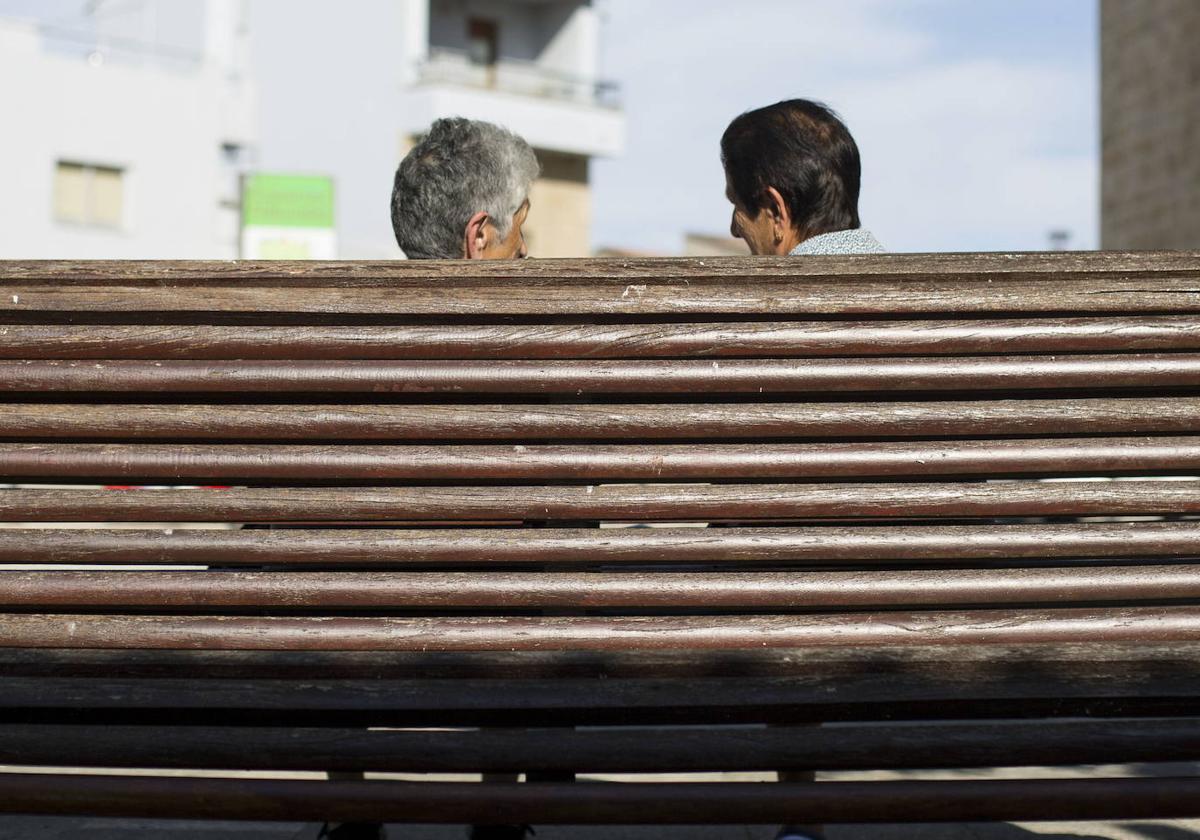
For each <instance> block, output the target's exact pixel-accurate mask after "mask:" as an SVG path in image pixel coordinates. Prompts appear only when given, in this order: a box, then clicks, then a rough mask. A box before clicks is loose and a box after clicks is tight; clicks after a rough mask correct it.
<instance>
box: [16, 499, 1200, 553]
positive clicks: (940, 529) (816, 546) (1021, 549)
mask: <svg viewBox="0 0 1200 840" xmlns="http://www.w3.org/2000/svg"><path fill="white" fill-rule="evenodd" d="M222 492H223V491H222ZM1197 545H1200V522H1194V521H1185V522H1125V523H1077V524H1037V525H1029V524H1012V525H992V524H984V525H949V526H931V525H920V526H902V525H897V526H886V527H869V526H863V527H845V526H823V527H820V528H813V527H807V528H804V527H801V528H796V527H784V526H777V527H765V528H762V527H760V528H746V527H742V528H653V529H604V530H600V529H596V528H537V529H516V528H494V529H479V528H474V529H446V528H428V529H426V528H422V529H411V530H398V529H349V528H336V529H318V530H306V529H296V530H291V529H288V530H275V531H270V530H238V531H226V530H197V531H189V530H175V531H171V530H166V531H164V530H147V529H133V530H105V529H103V528H89V529H58V528H47V529H44V530H43V529H37V530H4V529H0V562H4V563H115V564H129V563H133V564H180V565H197V564H199V565H207V564H212V565H220V566H239V565H284V566H290V567H296V568H304V567H311V566H329V567H337V566H367V567H370V566H389V565H399V566H403V565H419V566H444V567H448V566H454V565H463V566H476V567H478V566H480V565H485V566H486V565H506V564H507V565H512V564H530V563H532V564H537V565H540V566H541V565H546V564H551V565H586V564H589V563H590V564H596V565H610V564H638V563H679V564H704V563H737V564H775V563H787V564H804V565H828V564H848V563H853V564H860V563H868V564H872V565H889V564H904V563H937V562H939V561H940V562H943V563H948V562H951V561H960V562H961V561H1001V560H1013V561H1017V560H1024V561H1026V562H1028V561H1031V560H1038V559H1043V560H1051V559H1057V560H1058V561H1059V562H1069V561H1070V560H1071V559H1072V558H1111V559H1120V558H1149V557H1185V558H1187V557H1200V551H1198V550H1197ZM1143 562H1150V561H1143Z"/></svg>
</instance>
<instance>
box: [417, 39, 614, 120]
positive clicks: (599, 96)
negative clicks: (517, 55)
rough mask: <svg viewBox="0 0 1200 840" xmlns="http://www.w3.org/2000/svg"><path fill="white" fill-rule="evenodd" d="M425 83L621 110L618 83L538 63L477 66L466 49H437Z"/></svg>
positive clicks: (424, 70)
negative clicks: (598, 79) (563, 71)
mask: <svg viewBox="0 0 1200 840" xmlns="http://www.w3.org/2000/svg"><path fill="white" fill-rule="evenodd" d="M417 78H418V81H419V83H421V84H450V85H460V86H463V87H471V88H479V89H482V90H495V91H500V92H502V93H510V94H515V95H517V96H531V97H537V98H542V99H554V100H558V101H562V102H575V103H578V104H581V105H590V106H593V107H599V108H612V109H618V108H620V107H621V102H620V88H619V87H618V85H617V84H616V83H615V82H608V81H597V80H595V79H587V78H583V77H580V76H572V75H570V74H567V73H560V72H558V71H555V70H550V69H547V68H545V67H542V66H541V65H539V64H538V63H537V62H534V61H521V60H518V59H511V58H501V59H500V60H499V61H497V62H496V63H495V64H477V63H474V62H472V61H471V58H470V56H469V55H468V54H467V52H466V51H465V50H455V49H450V48H448V47H435V48H432V49H431V50H430V51H429V57H428V58H427V59H426V60H425V61H424V62H422V63H421V64H420V65H419V66H418V72H417Z"/></svg>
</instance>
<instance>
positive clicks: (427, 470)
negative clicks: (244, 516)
mask: <svg viewBox="0 0 1200 840" xmlns="http://www.w3.org/2000/svg"><path fill="white" fill-rule="evenodd" d="M1180 471H1192V472H1200V436H1190V437H1181V436H1174V437H1136V438H1074V439H1071V438H1049V439H1031V440H955V441H921V442H868V443H816V444H788V443H760V444H686V445H651V446H628V445H627V446H622V445H611V444H610V445H595V444H593V445H582V446H581V445H575V446H537V445H534V446H516V447H514V446H469V445H466V446H464V445H459V446H419V445H410V446H353V445H341V446H264V445H258V446H255V445H203V444H135V445H121V444H38V443H27V444H19V443H0V476H2V477H5V478H9V479H20V478H33V479H34V480H41V481H44V480H46V479H47V478H80V477H91V478H100V477H103V478H119V479H125V480H129V479H176V480H178V479H218V480H221V481H225V482H235V481H242V480H250V481H258V482H264V481H284V482H290V481H305V482H315V483H318V484H330V483H335V482H339V481H346V482H349V481H354V482H375V481H382V482H388V481H396V480H410V481H492V480H498V479H506V480H518V481H544V482H546V481H619V480H645V481H673V480H681V479H682V480H688V479H692V480H701V481H704V480H716V479H787V478H847V477H871V476H901V477H911V476H923V475H987V476H990V477H996V476H1002V475H1014V474H1022V473H1045V474H1055V473H1071V474H1080V473H1083V474H1092V475H1097V474H1099V475H1104V474H1106V473H1120V472H1134V473H1141V474H1143V475H1152V474H1163V473H1173V472H1180ZM135 483H136V482H135ZM141 483H146V482H141Z"/></svg>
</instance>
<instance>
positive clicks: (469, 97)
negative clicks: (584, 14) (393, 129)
mask: <svg viewBox="0 0 1200 840" xmlns="http://www.w3.org/2000/svg"><path fill="white" fill-rule="evenodd" d="M403 113H404V118H405V123H406V126H405V128H406V129H407V130H409V131H411V132H413V133H416V132H419V131H422V130H424V129H425V128H426V127H428V125H429V124H430V123H431V122H433V120H435V119H437V118H438V117H447V116H462V117H469V118H471V119H479V120H487V121H489V122H494V123H497V124H499V125H503V126H506V127H507V128H510V129H512V130H513V131H515V132H517V133H518V134H520V135H521V136H523V137H524V138H525V139H526V140H528V141H529V143H530V144H531V145H533V146H534V147H536V148H540V149H547V150H550V151H557V152H566V153H569V154H579V155H588V156H609V155H615V154H618V153H619V152H620V151H621V150H622V149H623V148H624V144H625V116H624V113H623V112H622V110H621V107H620V102H619V99H618V90H617V87H616V85H615V84H612V83H608V82H598V81H596V80H594V79H583V78H579V77H573V76H568V75H565V74H562V73H559V72H556V71H553V70H549V69H547V68H544V67H542V66H540V65H539V64H538V63H536V62H532V61H521V60H517V59H508V58H502V59H500V60H499V61H496V62H495V63H492V64H477V63H472V61H471V60H470V57H469V55H468V54H467V53H466V52H465V51H460V50H454V49H448V48H444V47H441V48H434V49H432V50H430V53H429V56H428V58H427V59H426V60H425V61H424V62H422V63H421V64H420V65H419V67H418V68H417V74H416V84H415V85H414V86H413V87H411V88H410V89H409V90H408V91H406V93H405V95H404V102H403Z"/></svg>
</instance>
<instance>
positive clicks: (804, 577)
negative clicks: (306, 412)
mask: <svg viewBox="0 0 1200 840" xmlns="http://www.w3.org/2000/svg"><path fill="white" fill-rule="evenodd" d="M1197 598H1200V565H1169V566H1109V567H1099V568H1079V567H1074V568H1066V569H1062V568H1057V569H1056V568H1051V569H1023V570H1022V571H1021V572H1020V574H1019V575H1014V574H1013V572H1012V571H1011V570H1010V569H976V570H937V571H901V572H896V571H872V572H790V573H789V572H743V573H738V574H731V573H712V572H687V573H686V574H679V573H652V572H622V573H616V574H613V573H608V574H605V573H582V574H570V573H557V574H551V573H546V572H516V573H511V572H510V573H484V572H457V573H453V572H437V573H433V572H424V573H421V572H418V573H407V574H405V573H388V572H365V573H364V572H226V573H222V574H215V573H212V572H83V571H64V572H4V573H0V606H3V607H38V608H43V609H53V608H69V607H76V608H87V607H98V608H117V607H122V608H127V607H139V608H148V607H176V608H188V609H203V608H211V607H262V608H287V609H341V608H355V609H381V608H415V607H424V608H429V607H449V608H464V607H467V608H471V607H488V608H498V609H499V608H502V609H512V608H516V609H529V608H544V607H560V608H562V607H576V608H581V609H583V608H617V607H643V608H645V607H657V608H697V607H699V608H703V609H706V610H707V609H737V608H744V609H768V608H777V609H796V608H805V609H828V608H847V607H888V608H895V607H912V606H951V605H962V604H989V605H998V604H1067V603H1087V602H1093V603H1094V602H1104V601H1122V602H1125V601H1180V600H1184V599H1197Z"/></svg>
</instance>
